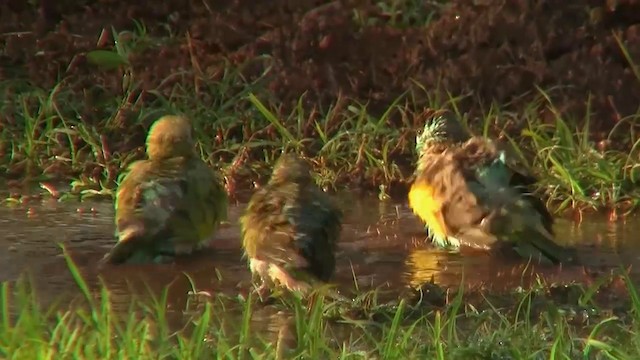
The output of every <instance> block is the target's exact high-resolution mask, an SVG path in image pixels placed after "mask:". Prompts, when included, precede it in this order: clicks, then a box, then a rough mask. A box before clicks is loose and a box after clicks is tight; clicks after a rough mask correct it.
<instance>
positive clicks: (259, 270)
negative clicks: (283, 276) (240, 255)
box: [249, 258, 269, 301]
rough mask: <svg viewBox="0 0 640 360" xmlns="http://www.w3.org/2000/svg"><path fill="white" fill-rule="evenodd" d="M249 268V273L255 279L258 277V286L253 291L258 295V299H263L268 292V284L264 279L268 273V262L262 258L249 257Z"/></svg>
mask: <svg viewBox="0 0 640 360" xmlns="http://www.w3.org/2000/svg"><path fill="white" fill-rule="evenodd" d="M249 269H251V275H252V277H253V278H254V279H255V278H256V277H258V278H259V279H260V283H261V284H260V286H259V287H257V288H255V292H256V294H257V295H258V297H260V301H264V299H265V298H266V296H267V293H268V292H269V286H268V285H267V282H266V281H265V279H267V278H268V275H269V263H268V262H266V261H264V260H259V259H255V258H252V259H249Z"/></svg>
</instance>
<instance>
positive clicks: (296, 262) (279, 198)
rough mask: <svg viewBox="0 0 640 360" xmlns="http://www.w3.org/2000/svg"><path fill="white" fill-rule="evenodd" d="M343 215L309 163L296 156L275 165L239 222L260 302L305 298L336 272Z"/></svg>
mask: <svg viewBox="0 0 640 360" xmlns="http://www.w3.org/2000/svg"><path fill="white" fill-rule="evenodd" d="M342 219H343V212H342V210H341V209H340V208H339V207H338V206H337V204H336V203H335V202H334V201H333V200H332V199H331V197H330V196H329V195H328V194H326V193H325V192H323V191H322V190H321V189H320V188H319V187H318V186H317V185H316V183H315V182H314V180H313V174H312V171H311V167H310V165H309V163H308V162H307V161H306V160H304V159H302V158H301V157H300V156H298V155H296V154H294V153H285V154H283V155H281V156H280V158H279V159H278V160H277V161H276V163H275V165H274V167H273V170H272V173H271V177H270V178H269V181H268V182H267V184H265V186H263V187H261V188H259V189H258V190H257V191H256V192H254V193H253V195H252V196H251V198H250V200H249V203H248V206H247V208H246V209H245V212H244V213H243V215H242V216H241V217H240V220H239V222H240V227H241V235H242V247H243V249H244V257H245V258H246V259H247V260H248V263H249V268H250V271H251V273H252V276H253V278H254V279H256V278H257V279H258V280H260V283H261V285H260V286H259V287H258V288H257V292H258V295H259V296H260V297H261V298H262V297H263V295H264V294H265V292H267V291H269V290H275V289H276V288H279V289H282V288H284V289H287V290H289V291H291V292H296V293H298V294H301V295H305V294H307V293H308V292H309V291H310V290H311V289H312V288H313V285H314V284H318V283H327V282H329V281H330V280H331V278H332V276H333V275H334V272H335V267H336V259H335V252H336V247H337V241H338V238H339V237H340V233H341V231H342Z"/></svg>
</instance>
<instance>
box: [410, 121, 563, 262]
mask: <svg viewBox="0 0 640 360" xmlns="http://www.w3.org/2000/svg"><path fill="white" fill-rule="evenodd" d="M416 151H417V153H418V154H419V159H418V163H417V166H416V171H415V174H414V180H413V183H412V184H411V188H410V191H409V196H408V200H409V206H410V207H411V208H412V210H413V212H414V213H415V214H416V215H417V216H418V217H419V218H420V219H422V220H423V221H424V222H425V227H426V228H427V231H428V233H429V236H430V238H431V240H432V242H433V243H434V244H435V245H436V246H439V247H443V248H449V249H454V250H455V249H458V248H459V247H460V246H461V245H465V246H469V247H474V248H479V249H486V250H507V251H509V250H511V251H515V252H516V253H517V254H519V255H520V256H522V257H524V258H529V257H531V258H532V259H533V260H538V261H540V262H543V263H554V264H557V263H561V262H570V261H572V260H573V257H574V254H573V251H572V250H570V249H568V248H565V247H563V246H560V245H558V244H556V243H555V241H554V235H553V218H552V216H551V214H549V212H548V210H547V208H546V206H545V205H544V203H543V202H542V201H541V200H540V199H539V198H537V197H536V196H535V195H534V194H532V193H530V192H529V191H528V186H530V185H532V184H534V183H535V181H536V179H535V178H533V177H532V176H529V175H526V174H523V173H521V172H518V171H516V170H514V168H513V167H511V166H509V165H508V163H507V157H506V153H505V151H503V150H499V149H498V147H497V145H496V144H495V143H494V142H493V141H491V140H490V139H487V138H484V137H479V136H471V135H470V134H469V133H468V132H466V130H464V129H463V127H462V124H461V123H460V122H459V121H458V119H457V118H455V117H453V116H434V117H432V118H431V119H430V120H429V121H427V123H426V124H425V126H424V129H423V131H422V132H421V133H420V134H418V136H417V138H416Z"/></svg>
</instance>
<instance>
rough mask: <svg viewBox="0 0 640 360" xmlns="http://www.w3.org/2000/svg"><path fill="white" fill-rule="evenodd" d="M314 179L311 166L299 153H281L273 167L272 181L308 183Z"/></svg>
mask: <svg viewBox="0 0 640 360" xmlns="http://www.w3.org/2000/svg"><path fill="white" fill-rule="evenodd" d="M312 180H313V178H312V176H311V166H310V165H309V163H308V162H307V161H306V160H303V159H301V158H300V157H299V156H298V155H296V154H293V153H289V154H284V155H281V156H280V158H279V159H278V161H276V164H275V166H274V167H273V173H272V174H271V179H270V180H269V182H271V183H283V182H295V183H306V182H311V181H312Z"/></svg>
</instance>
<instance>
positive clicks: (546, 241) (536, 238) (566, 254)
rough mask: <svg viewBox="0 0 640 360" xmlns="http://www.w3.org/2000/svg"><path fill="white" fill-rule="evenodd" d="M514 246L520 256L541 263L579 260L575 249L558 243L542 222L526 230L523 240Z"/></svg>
mask: <svg viewBox="0 0 640 360" xmlns="http://www.w3.org/2000/svg"><path fill="white" fill-rule="evenodd" d="M513 248H514V250H515V251H516V252H517V253H518V254H519V255H520V256H522V257H524V258H531V259H532V260H537V261H540V262H541V263H551V264H560V263H565V264H566V263H573V262H575V261H576V260H577V258H576V252H575V249H572V248H567V247H564V246H562V245H560V244H558V243H556V242H555V240H554V238H553V235H551V234H550V233H549V231H547V229H545V228H544V227H543V226H542V224H540V225H539V226H536V227H535V228H532V229H530V230H529V231H526V232H524V233H523V236H522V238H521V241H518V242H517V243H516V244H515V245H514V247H513Z"/></svg>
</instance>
